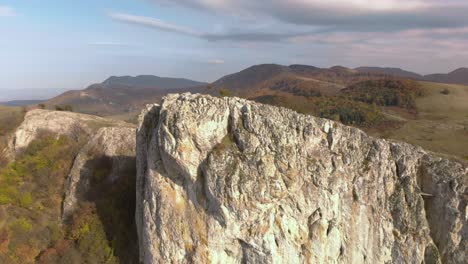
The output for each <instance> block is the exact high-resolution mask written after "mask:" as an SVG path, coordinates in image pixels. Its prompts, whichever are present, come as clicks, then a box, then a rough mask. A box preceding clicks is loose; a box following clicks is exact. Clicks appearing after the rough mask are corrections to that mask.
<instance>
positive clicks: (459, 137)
mask: <svg viewBox="0 0 468 264" xmlns="http://www.w3.org/2000/svg"><path fill="white" fill-rule="evenodd" d="M421 84H422V85H423V89H424V93H425V95H424V96H423V97H420V98H418V99H417V100H416V107H417V110H418V114H417V115H416V116H408V115H404V114H402V113H399V112H397V111H392V110H387V111H388V114H390V115H392V116H395V118H399V119H402V120H406V123H405V124H404V125H403V126H402V127H401V128H399V129H395V130H386V131H370V133H371V134H373V135H375V136H378V137H384V138H391V139H396V140H402V141H406V142H409V143H411V144H415V145H419V146H422V147H423V148H425V149H427V150H430V151H434V152H439V153H443V154H449V155H455V156H458V157H461V158H465V159H467V158H468V86H461V85H451V84H439V83H430V82H421ZM445 88H447V89H448V90H449V91H450V93H449V94H448V95H444V94H442V93H441V91H442V90H444V89H445Z"/></svg>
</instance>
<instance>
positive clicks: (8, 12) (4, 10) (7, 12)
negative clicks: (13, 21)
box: [0, 6, 16, 17]
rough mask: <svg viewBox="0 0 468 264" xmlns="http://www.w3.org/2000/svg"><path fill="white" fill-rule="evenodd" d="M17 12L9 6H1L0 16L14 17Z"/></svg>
mask: <svg viewBox="0 0 468 264" xmlns="http://www.w3.org/2000/svg"><path fill="white" fill-rule="evenodd" d="M14 16H16V12H15V10H14V9H13V8H11V7H9V6H0V17H14Z"/></svg>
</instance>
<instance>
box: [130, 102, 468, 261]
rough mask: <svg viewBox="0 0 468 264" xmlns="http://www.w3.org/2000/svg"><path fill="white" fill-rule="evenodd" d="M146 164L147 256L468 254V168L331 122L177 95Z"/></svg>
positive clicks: (151, 141) (144, 146)
mask: <svg viewBox="0 0 468 264" xmlns="http://www.w3.org/2000/svg"><path fill="white" fill-rule="evenodd" d="M137 170H138V175H137V209H136V210H137V212H136V214H137V216H136V217H137V226H138V233H139V240H140V258H141V260H142V261H143V262H144V263H441V261H443V263H466V262H467V256H466V253H467V251H468V245H467V244H468V242H467V239H468V225H467V214H468V212H467V201H468V197H467V180H468V177H467V173H468V169H467V167H466V166H465V165H462V164H460V163H457V162H454V161H450V160H447V159H443V158H439V157H437V156H435V155H432V154H430V153H428V152H426V151H424V150H422V149H420V148H418V147H414V146H411V145H408V144H404V143H397V142H390V141H386V140H381V139H375V138H372V137H369V136H367V135H366V134H365V133H363V132H362V131H361V130H359V129H356V128H351V127H346V126H343V125H341V124H338V123H335V122H332V121H329V120H324V119H320V118H314V117H311V116H306V115H302V114H298V113H295V112H293V111H290V110H287V109H283V108H277V107H272V106H267V105H261V104H258V103H254V102H249V101H246V100H243V99H237V98H213V97H209V96H203V95H191V94H182V95H169V96H167V97H166V98H165V99H164V100H163V102H162V104H161V105H160V106H159V105H152V106H148V108H147V109H145V110H144V111H143V113H142V115H141V117H140V125H139V129H138V132H137Z"/></svg>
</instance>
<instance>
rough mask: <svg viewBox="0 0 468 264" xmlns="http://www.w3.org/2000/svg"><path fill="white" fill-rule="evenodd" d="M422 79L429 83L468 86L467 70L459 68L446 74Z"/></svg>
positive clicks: (427, 76) (432, 75)
mask: <svg viewBox="0 0 468 264" xmlns="http://www.w3.org/2000/svg"><path fill="white" fill-rule="evenodd" d="M424 79H425V80H427V81H431V82H439V83H451V84H464V85H468V68H459V69H457V70H454V71H453V72H450V73H447V74H442V73H439V74H430V75H426V76H424Z"/></svg>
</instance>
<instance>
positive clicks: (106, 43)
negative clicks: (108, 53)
mask: <svg viewBox="0 0 468 264" xmlns="http://www.w3.org/2000/svg"><path fill="white" fill-rule="evenodd" d="M88 45H90V46H100V47H130V45H129V44H126V43H121V42H113V41H97V42H92V43H88Z"/></svg>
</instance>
